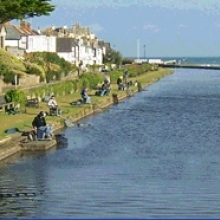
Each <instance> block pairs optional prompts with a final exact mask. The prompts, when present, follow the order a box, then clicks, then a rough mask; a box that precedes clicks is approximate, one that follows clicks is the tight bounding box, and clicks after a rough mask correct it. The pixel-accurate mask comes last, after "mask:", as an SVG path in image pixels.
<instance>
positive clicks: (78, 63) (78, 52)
mask: <svg viewBox="0 0 220 220" xmlns="http://www.w3.org/2000/svg"><path fill="white" fill-rule="evenodd" d="M77 48H78V51H77V63H78V77H79V74H80V72H79V67H80V65H79V40H78V41H77Z"/></svg>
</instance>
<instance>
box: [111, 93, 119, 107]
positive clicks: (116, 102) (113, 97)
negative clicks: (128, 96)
mask: <svg viewBox="0 0 220 220" xmlns="http://www.w3.org/2000/svg"><path fill="white" fill-rule="evenodd" d="M112 99H113V104H115V105H117V104H118V95H117V94H112Z"/></svg>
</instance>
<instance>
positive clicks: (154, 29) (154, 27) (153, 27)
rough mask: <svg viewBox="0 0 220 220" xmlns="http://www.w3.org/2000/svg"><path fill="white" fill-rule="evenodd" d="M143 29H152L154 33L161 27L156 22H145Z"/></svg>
mask: <svg viewBox="0 0 220 220" xmlns="http://www.w3.org/2000/svg"><path fill="white" fill-rule="evenodd" d="M143 29H144V30H147V31H150V32H152V33H156V32H159V31H160V28H159V27H158V26H157V25H155V24H145V25H144V26H143Z"/></svg>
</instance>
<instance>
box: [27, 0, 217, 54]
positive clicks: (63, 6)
mask: <svg viewBox="0 0 220 220" xmlns="http://www.w3.org/2000/svg"><path fill="white" fill-rule="evenodd" d="M50 3H52V4H53V5H55V6H56V9H55V11H54V12H52V13H51V15H50V16H42V17H39V18H32V19H31V24H32V27H33V28H35V29H37V28H38V27H40V28H42V29H43V28H46V27H50V26H52V25H54V26H56V27H62V26H67V27H71V26H73V25H74V24H75V23H76V22H79V23H80V25H81V26H83V27H90V28H91V30H92V32H93V33H94V34H95V35H96V37H97V38H99V39H101V40H104V41H106V42H110V44H111V46H112V48H113V49H115V50H117V51H119V52H120V53H121V54H122V55H123V57H140V58H159V57H189V56H192V57H193V56H220V0H51V2H50ZM138 45H139V46H138Z"/></svg>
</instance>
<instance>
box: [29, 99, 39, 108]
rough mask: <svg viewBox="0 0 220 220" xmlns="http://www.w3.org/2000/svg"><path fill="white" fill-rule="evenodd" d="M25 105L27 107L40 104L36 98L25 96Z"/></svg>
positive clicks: (35, 106)
mask: <svg viewBox="0 0 220 220" xmlns="http://www.w3.org/2000/svg"><path fill="white" fill-rule="evenodd" d="M26 106H27V107H34V108H39V107H40V104H39V100H38V98H27V101H26Z"/></svg>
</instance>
